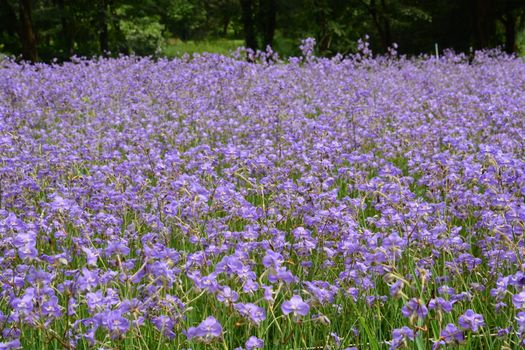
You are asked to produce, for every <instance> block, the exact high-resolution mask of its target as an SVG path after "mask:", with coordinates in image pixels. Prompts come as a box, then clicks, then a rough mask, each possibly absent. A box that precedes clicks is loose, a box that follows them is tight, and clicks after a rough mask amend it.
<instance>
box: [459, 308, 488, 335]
mask: <svg viewBox="0 0 525 350" xmlns="http://www.w3.org/2000/svg"><path fill="white" fill-rule="evenodd" d="M458 324H459V326H460V327H461V328H463V329H465V330H470V331H472V332H474V333H476V332H477V331H478V330H479V328H480V327H483V326H484V325H485V321H484V319H483V316H482V315H480V314H477V313H475V312H474V310H472V309H468V310H467V311H465V313H464V314H463V315H461V316H460V317H459V320H458Z"/></svg>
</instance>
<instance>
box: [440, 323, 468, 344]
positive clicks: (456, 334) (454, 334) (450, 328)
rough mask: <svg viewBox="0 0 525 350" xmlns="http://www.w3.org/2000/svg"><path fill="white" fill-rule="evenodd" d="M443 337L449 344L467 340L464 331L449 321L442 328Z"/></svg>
mask: <svg viewBox="0 0 525 350" xmlns="http://www.w3.org/2000/svg"><path fill="white" fill-rule="evenodd" d="M440 336H441V339H443V340H444V341H445V342H446V343H447V344H461V343H463V341H464V340H465V336H464V335H463V332H462V331H461V330H460V329H459V328H457V327H456V326H455V325H454V324H453V323H449V324H447V325H446V326H445V328H443V329H442V330H441V333H440Z"/></svg>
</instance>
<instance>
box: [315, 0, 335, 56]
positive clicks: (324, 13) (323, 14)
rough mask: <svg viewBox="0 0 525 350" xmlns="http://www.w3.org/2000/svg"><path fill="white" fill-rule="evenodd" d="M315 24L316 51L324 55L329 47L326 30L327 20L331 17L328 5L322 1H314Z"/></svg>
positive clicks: (328, 36) (328, 35)
mask: <svg viewBox="0 0 525 350" xmlns="http://www.w3.org/2000/svg"><path fill="white" fill-rule="evenodd" d="M314 7H315V8H316V10H315V22H316V24H317V30H318V32H317V35H316V39H317V50H318V52H319V54H321V55H324V54H326V53H327V51H328V49H329V47H330V39H331V38H330V31H329V29H328V18H329V17H330V15H331V12H332V11H331V8H330V5H329V4H327V2H326V1H324V0H317V1H314Z"/></svg>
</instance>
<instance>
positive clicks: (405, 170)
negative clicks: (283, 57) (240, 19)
mask: <svg viewBox="0 0 525 350" xmlns="http://www.w3.org/2000/svg"><path fill="white" fill-rule="evenodd" d="M307 44H308V43H307ZM303 51H304V52H305V57H299V58H292V59H290V60H288V61H287V62H283V61H277V62H266V61H265V60H261V61H262V62H263V63H261V62H259V63H248V62H246V60H243V59H239V58H232V57H225V56H219V55H211V54H204V55H200V56H195V57H193V58H192V59H189V58H188V57H184V58H181V59H175V60H167V59H160V60H157V61H154V60H151V59H148V58H143V59H141V58H132V57H131V58H130V57H122V58H118V59H97V60H80V59H79V60H75V61H74V62H70V63H64V64H62V65H44V64H37V65H27V64H17V63H14V62H11V61H8V60H5V61H3V62H0V155H1V157H0V162H1V163H0V180H1V188H0V200H1V202H0V285H1V290H0V311H1V312H0V326H1V332H2V333H1V337H0V340H1V342H0V343H1V344H0V349H17V348H27V349H99V348H104V349H158V350H160V349H189V348H192V349H235V348H239V347H242V348H244V349H247V350H251V349H259V348H265V349H305V350H306V349H322V348H331V349H339V348H340V349H344V348H357V349H388V348H390V349H401V348H409V349H418V350H422V349H431V348H434V349H451V348H460V349H491V348H494V349H496V348H505V347H507V348H510V349H517V348H520V346H521V345H522V344H525V288H524V287H525V272H524V269H525V262H524V261H523V260H524V259H525V241H524V233H525V203H524V202H525V63H524V62H523V61H522V60H520V59H517V58H512V57H508V56H505V55H501V54H496V53H493V52H484V53H483V52H482V53H477V54H476V57H475V58H474V59H473V60H472V62H470V63H469V60H468V59H467V58H466V57H464V56H461V55H454V54H451V53H448V54H446V55H445V56H443V57H441V58H439V59H436V58H433V57H421V58H418V59H413V60H412V59H410V60H409V59H406V58H403V57H393V56H385V57H377V58H371V57H370V56H369V55H367V53H366V50H364V51H365V52H364V54H362V55H354V56H351V57H348V58H345V59H342V58H341V57H336V58H333V59H321V58H315V57H313V56H312V55H311V53H310V52H309V50H308V47H306V49H305V47H303ZM269 61H271V60H269Z"/></svg>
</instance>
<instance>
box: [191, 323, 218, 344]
mask: <svg viewBox="0 0 525 350" xmlns="http://www.w3.org/2000/svg"><path fill="white" fill-rule="evenodd" d="M186 336H187V337H188V339H193V338H197V340H199V341H202V342H205V343H209V342H211V341H212V340H214V339H215V338H219V337H221V336H222V326H221V324H220V323H219V321H217V320H216V319H215V317H213V316H210V317H208V318H206V319H205V320H204V321H202V322H201V323H200V324H199V325H198V326H197V327H190V328H189V329H188V331H187V332H186Z"/></svg>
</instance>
